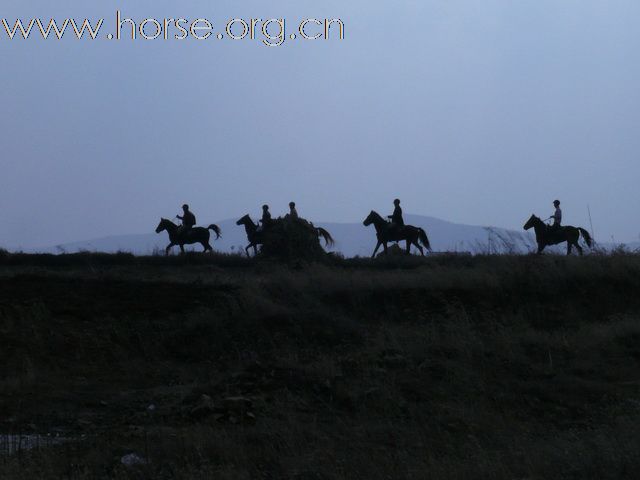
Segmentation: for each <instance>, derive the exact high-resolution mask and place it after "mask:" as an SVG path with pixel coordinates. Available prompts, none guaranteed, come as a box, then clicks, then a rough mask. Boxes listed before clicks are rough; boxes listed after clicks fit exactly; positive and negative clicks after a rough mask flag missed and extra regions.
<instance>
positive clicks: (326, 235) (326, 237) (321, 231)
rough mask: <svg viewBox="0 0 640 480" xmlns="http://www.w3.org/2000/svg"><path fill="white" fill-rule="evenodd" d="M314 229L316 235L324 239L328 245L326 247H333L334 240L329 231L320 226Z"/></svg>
mask: <svg viewBox="0 0 640 480" xmlns="http://www.w3.org/2000/svg"><path fill="white" fill-rule="evenodd" d="M316 231H317V232H318V235H320V236H321V237H322V238H323V239H324V243H325V244H326V245H327V246H328V247H333V245H334V243H335V241H334V240H333V237H332V236H331V234H330V233H329V232H327V231H326V230H325V229H324V228H322V227H317V228H316Z"/></svg>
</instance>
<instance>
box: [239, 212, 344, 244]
mask: <svg viewBox="0 0 640 480" xmlns="http://www.w3.org/2000/svg"><path fill="white" fill-rule="evenodd" d="M278 221H285V222H301V223H304V224H305V225H307V226H308V227H309V228H310V229H312V230H313V231H314V232H315V234H316V235H317V236H318V237H321V238H322V239H324V241H325V244H326V245H328V246H331V245H333V243H334V240H333V238H332V237H331V234H330V233H329V232H328V231H327V230H325V229H324V228H322V227H314V226H313V224H311V223H309V222H307V221H306V220H304V219H302V218H300V216H299V215H298V211H297V210H296V204H295V202H290V203H289V213H287V214H286V215H285V216H284V218H282V219H278ZM275 222H276V220H273V219H272V218H271V212H270V211H269V205H263V206H262V218H261V219H260V221H259V222H258V224H256V223H255V222H254V221H253V220H252V219H251V216H250V215H249V214H247V215H245V216H243V217H242V218H240V219H239V220H238V221H237V222H236V225H239V226H240V225H242V226H244V229H245V233H246V234H247V240H248V241H249V245H247V246H246V247H245V251H246V252H247V256H249V249H253V253H254V255H257V254H258V245H263V244H264V237H265V233H267V232H268V231H269V229H270V228H272V227H273V226H274V224H275ZM285 226H286V225H285Z"/></svg>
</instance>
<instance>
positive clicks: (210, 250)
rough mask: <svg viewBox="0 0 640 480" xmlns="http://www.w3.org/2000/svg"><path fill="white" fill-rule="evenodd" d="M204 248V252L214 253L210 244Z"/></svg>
mask: <svg viewBox="0 0 640 480" xmlns="http://www.w3.org/2000/svg"><path fill="white" fill-rule="evenodd" d="M202 246H203V247H204V251H205V252H212V251H213V247H212V246H211V245H210V244H209V242H207V243H203V244H202Z"/></svg>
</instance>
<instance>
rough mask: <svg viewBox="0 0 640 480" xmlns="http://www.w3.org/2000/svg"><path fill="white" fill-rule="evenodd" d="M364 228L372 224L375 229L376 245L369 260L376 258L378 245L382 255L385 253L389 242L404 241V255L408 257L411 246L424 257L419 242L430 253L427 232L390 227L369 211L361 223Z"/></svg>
mask: <svg viewBox="0 0 640 480" xmlns="http://www.w3.org/2000/svg"><path fill="white" fill-rule="evenodd" d="M362 223H363V224H364V226H365V227H368V226H369V225H371V224H372V223H373V226H374V227H375V229H376V237H377V239H378V243H377V244H376V248H375V249H374V250H373V255H371V258H374V257H375V256H376V252H377V251H378V249H379V248H380V245H382V246H383V247H384V253H387V243H389V242H400V241H403V240H406V242H407V248H406V254H407V255H408V254H409V252H410V250H411V245H415V246H416V247H417V248H418V250H420V253H421V254H422V255H423V256H424V250H423V249H422V247H421V246H420V242H421V243H422V245H424V246H425V248H426V249H427V250H429V251H431V244H430V243H429V237H427V232H425V231H424V230H423V229H422V228H419V227H414V226H413V225H404V226H401V227H399V226H396V227H394V228H391V227H392V224H391V223H389V222H387V221H386V220H385V219H384V218H382V216H381V215H380V214H379V213H377V212H374V211H373V210H371V213H370V214H369V216H367V218H365V220H364V222H362Z"/></svg>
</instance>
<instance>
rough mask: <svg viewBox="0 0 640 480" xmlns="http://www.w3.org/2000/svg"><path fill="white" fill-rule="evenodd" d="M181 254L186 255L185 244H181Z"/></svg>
mask: <svg viewBox="0 0 640 480" xmlns="http://www.w3.org/2000/svg"><path fill="white" fill-rule="evenodd" d="M180 252H181V253H183V254H184V244H182V243H181V244H180Z"/></svg>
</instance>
